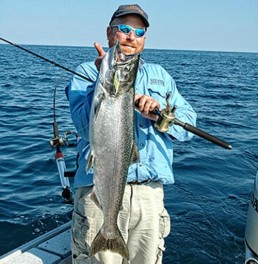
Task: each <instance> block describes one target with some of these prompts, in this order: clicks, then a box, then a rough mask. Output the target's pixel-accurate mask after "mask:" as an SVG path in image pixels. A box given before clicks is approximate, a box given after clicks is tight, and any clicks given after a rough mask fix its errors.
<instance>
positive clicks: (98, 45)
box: [94, 42, 106, 71]
mask: <svg viewBox="0 0 258 264" xmlns="http://www.w3.org/2000/svg"><path fill="white" fill-rule="evenodd" d="M94 47H95V49H96V50H97V52H98V55H99V56H98V58H97V59H96V60H95V65H96V67H97V69H98V71H99V69H100V64H101V62H102V59H103V57H104V55H105V54H106V53H105V51H104V49H103V48H102V46H101V45H100V44H99V43H97V42H95V43H94Z"/></svg>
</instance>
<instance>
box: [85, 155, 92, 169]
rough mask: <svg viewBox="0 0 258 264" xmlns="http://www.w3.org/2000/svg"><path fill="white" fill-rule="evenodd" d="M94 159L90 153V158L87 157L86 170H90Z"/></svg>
mask: <svg viewBox="0 0 258 264" xmlns="http://www.w3.org/2000/svg"><path fill="white" fill-rule="evenodd" d="M93 159H94V156H93V155H92V153H90V155H89V157H88V159H87V165H86V170H87V171H89V170H90V168H91V166H92V164H93Z"/></svg>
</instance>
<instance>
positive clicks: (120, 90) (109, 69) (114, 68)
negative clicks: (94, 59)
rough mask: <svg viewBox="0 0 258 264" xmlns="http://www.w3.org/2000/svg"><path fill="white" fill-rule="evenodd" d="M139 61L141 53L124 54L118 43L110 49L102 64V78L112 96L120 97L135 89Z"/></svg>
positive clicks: (104, 85)
mask: <svg viewBox="0 0 258 264" xmlns="http://www.w3.org/2000/svg"><path fill="white" fill-rule="evenodd" d="M139 59H140V54H139V53H136V54H132V55H126V54H123V53H122V51H121V48H120V44H119V42H118V41H117V42H116V44H115V45H114V46H113V47H112V48H111V49H109V51H108V52H107V53H106V55H105V56H104V58H103V61H102V64H101V68H100V76H102V79H103V80H102V81H103V87H105V89H106V91H107V92H108V93H109V94H110V95H112V96H119V95H121V94H124V93H126V92H128V91H130V90H131V89H132V88H134V83H135V79H136V75H137V70H138V65H139Z"/></svg>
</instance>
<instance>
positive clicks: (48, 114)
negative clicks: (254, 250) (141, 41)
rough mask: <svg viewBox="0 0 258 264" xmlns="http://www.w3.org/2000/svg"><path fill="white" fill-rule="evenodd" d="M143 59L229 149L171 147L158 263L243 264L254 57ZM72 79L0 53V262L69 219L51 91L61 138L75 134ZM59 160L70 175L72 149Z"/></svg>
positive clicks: (169, 54) (202, 144)
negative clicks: (170, 181) (167, 78)
mask: <svg viewBox="0 0 258 264" xmlns="http://www.w3.org/2000/svg"><path fill="white" fill-rule="evenodd" d="M26 48H29V49H30V50H32V51H34V52H36V53H39V54H41V55H42V56H45V57H47V58H48V59H50V60H53V61H56V62H57V63H59V64H62V65H63V66H65V67H67V68H70V69H74V68H75V67H76V66H77V65H78V64H80V63H82V62H84V61H88V60H93V59H94V58H95V56H96V52H95V50H94V49H93V48H82V47H56V46H26ZM143 58H144V59H146V60H147V61H149V62H155V63H159V64H161V65H162V66H164V67H165V68H166V69H167V71H168V72H169V73H170V74H171V75H172V76H173V77H174V79H175V80H176V82H177V86H178V89H179V91H180V92H181V94H182V95H183V96H184V97H185V98H186V99H187V100H188V101H189V102H190V103H191V105H192V106H193V107H194V109H195V110H196V112H197V113H198V122H197V127H199V128H201V129H203V130H205V131H206V132H208V133H210V134H213V135H215V136H217V137H219V138H221V139H223V140H225V141H228V142H229V143H230V144H231V145H232V146H233V149H232V150H225V149H223V148H221V147H219V146H216V145H214V144H212V143H210V142H208V141H206V140H204V139H201V138H199V137H197V136H195V137H194V138H193V140H192V141H191V142H184V143H180V142H177V143H176V144H175V163H174V171H175V179H176V183H175V184H174V185H169V186H166V187H165V192H166V198H165V203H166V207H167V209H168V212H169V213H170V215H171V220H172V231H171V234H170V235H169V237H168V238H167V240H166V244H167V249H166V253H165V256H164V263H165V264H170V263H194V264H199V263H200V264H201V263H209V264H212V263H214V264H215V263H216V264H218V263H223V264H225V263H227V264H230V263H232V264H233V263H234V264H238V263H239V264H240V263H243V262H244V229H245V224H246V216H247V210H248V204H249V199H250V195H251V192H252V188H253V181H254V178H255V174H256V171H257V168H258V110H257V108H258V54H254V53H253V54H252V53H225V52H201V51H200V52H199V51H174V50H145V51H144V53H143ZM70 77H71V74H70V73H67V72H65V71H63V70H62V69H59V68H57V67H54V66H52V65H50V64H48V63H46V62H43V61H41V60H39V59H37V58H34V57H32V56H31V55H29V54H27V53H24V52H23V51H20V50H18V49H16V48H14V47H12V46H8V45H0V98H1V99H0V100H1V101H0V102H1V106H0V150H1V151H0V176H1V178H0V179H1V180H0V245H1V246H0V255H2V254H4V253H6V252H8V251H10V250H12V249H14V248H15V247H17V246H20V245H21V244H23V243H25V242H28V241H30V240H31V239H33V238H35V237H37V236H39V235H41V234H43V233H45V232H47V231H49V230H51V229H53V228H55V227H57V226H59V225H61V224H63V223H65V222H67V221H69V220H70V214H71V210H72V206H71V205H66V204H63V203H62V198H61V196H60V194H61V187H60V180H59V176H58V173H57V168H56V164H55V158H54V155H55V150H54V149H52V148H51V147H50V144H49V140H50V139H51V138H52V137H53V131H52V122H53V93H54V89H55V88H56V89H57V98H56V107H57V109H56V115H57V121H58V125H59V132H60V134H63V133H64V132H65V131H66V130H73V129H74V128H73V125H72V122H71V118H70V113H69V107H68V102H67V100H66V97H65V94H64V87H65V86H66V84H67V82H68V81H69V79H70ZM70 141H71V142H73V141H75V137H74V136H73V135H71V138H70ZM63 152H64V154H65V159H66V165H67V167H68V169H71V170H72V169H74V168H75V157H76V150H75V148H63Z"/></svg>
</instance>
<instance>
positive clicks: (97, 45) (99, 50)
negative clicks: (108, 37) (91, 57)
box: [94, 42, 105, 57]
mask: <svg viewBox="0 0 258 264" xmlns="http://www.w3.org/2000/svg"><path fill="white" fill-rule="evenodd" d="M94 47H95V49H96V50H97V52H98V55H99V57H103V56H104V55H105V51H104V49H103V48H102V46H101V45H100V44H99V43H98V42H95V43H94Z"/></svg>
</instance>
